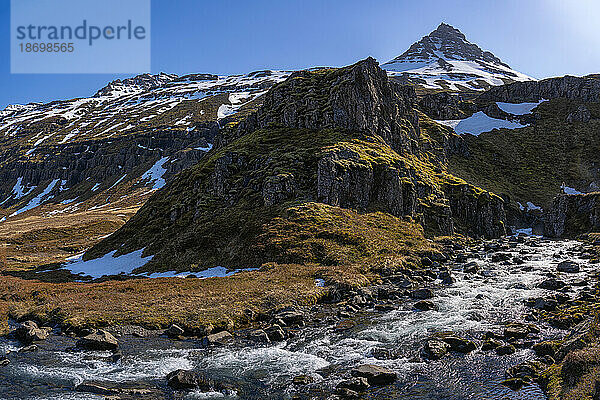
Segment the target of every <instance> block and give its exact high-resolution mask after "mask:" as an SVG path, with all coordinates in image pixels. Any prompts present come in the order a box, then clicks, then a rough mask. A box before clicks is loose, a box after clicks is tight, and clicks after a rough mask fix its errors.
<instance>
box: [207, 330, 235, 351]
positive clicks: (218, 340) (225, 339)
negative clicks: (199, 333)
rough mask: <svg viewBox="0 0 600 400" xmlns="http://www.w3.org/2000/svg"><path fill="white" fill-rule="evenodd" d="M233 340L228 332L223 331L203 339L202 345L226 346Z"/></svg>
mask: <svg viewBox="0 0 600 400" xmlns="http://www.w3.org/2000/svg"><path fill="white" fill-rule="evenodd" d="M232 340H233V335H232V334H231V333H229V332H227V331H221V332H217V333H213V334H210V335H207V336H205V337H203V338H202V345H203V346H205V347H207V346H224V345H226V344H228V343H230V342H231V341H232Z"/></svg>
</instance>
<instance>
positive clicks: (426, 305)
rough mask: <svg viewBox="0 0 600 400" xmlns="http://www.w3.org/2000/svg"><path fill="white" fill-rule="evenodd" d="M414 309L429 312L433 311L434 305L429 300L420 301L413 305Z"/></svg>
mask: <svg viewBox="0 0 600 400" xmlns="http://www.w3.org/2000/svg"><path fill="white" fill-rule="evenodd" d="M414 307H415V308H416V309H417V310H420V311H429V310H433V309H435V304H434V303H433V301H431V300H420V301H417V302H416V303H415V305H414Z"/></svg>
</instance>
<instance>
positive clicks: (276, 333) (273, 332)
mask: <svg viewBox="0 0 600 400" xmlns="http://www.w3.org/2000/svg"><path fill="white" fill-rule="evenodd" d="M265 332H267V335H268V336H269V339H270V340H271V341H272V342H281V341H283V340H285V332H284V331H283V329H282V328H281V327H280V326H279V325H273V326H271V327H269V328H267V330H266V331H265Z"/></svg>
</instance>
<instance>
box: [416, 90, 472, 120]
mask: <svg viewBox="0 0 600 400" xmlns="http://www.w3.org/2000/svg"><path fill="white" fill-rule="evenodd" d="M419 109H421V111H423V112H424V113H425V114H427V115H428V116H429V117H431V118H433V119H437V120H444V119H463V118H465V117H467V116H469V115H470V114H473V113H475V112H476V111H477V108H476V106H475V105H474V104H473V103H462V102H461V101H460V99H459V98H458V96H457V95H455V94H451V93H448V92H439V93H432V94H427V95H425V96H423V97H422V98H421V99H420V100H419Z"/></svg>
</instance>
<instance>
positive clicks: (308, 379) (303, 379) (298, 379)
mask: <svg viewBox="0 0 600 400" xmlns="http://www.w3.org/2000/svg"><path fill="white" fill-rule="evenodd" d="M314 381H315V378H313V377H312V376H310V375H298V376H295V377H294V379H293V380H292V383H293V384H294V385H298V386H299V385H308V384H310V383H313V382H314Z"/></svg>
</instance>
